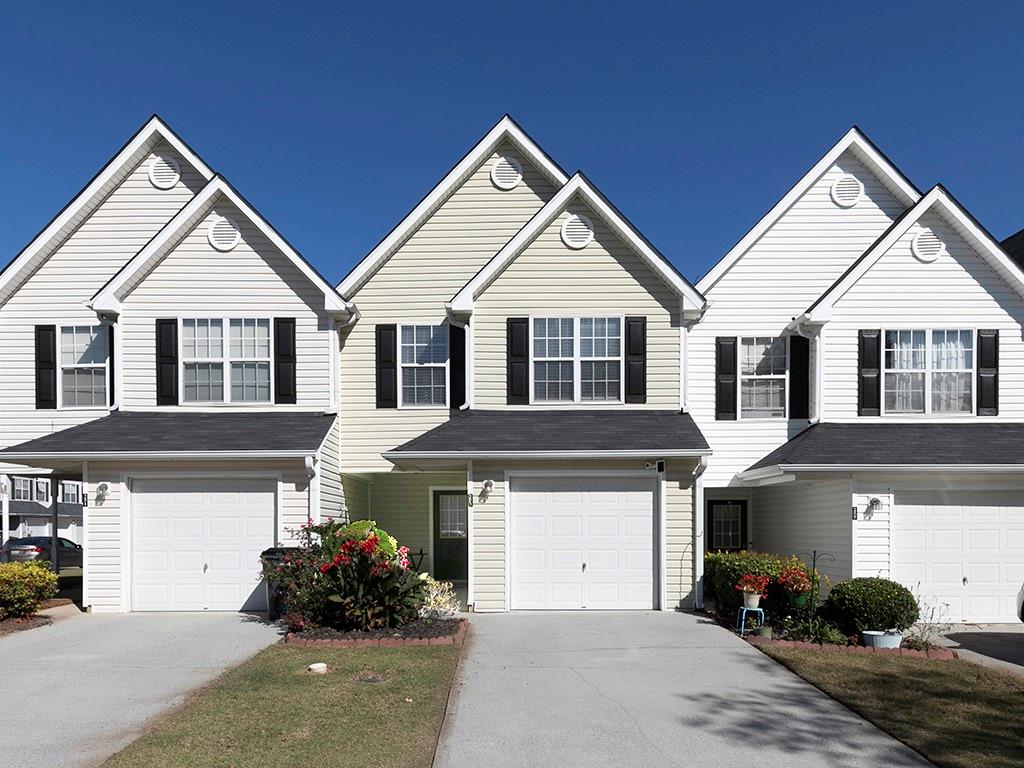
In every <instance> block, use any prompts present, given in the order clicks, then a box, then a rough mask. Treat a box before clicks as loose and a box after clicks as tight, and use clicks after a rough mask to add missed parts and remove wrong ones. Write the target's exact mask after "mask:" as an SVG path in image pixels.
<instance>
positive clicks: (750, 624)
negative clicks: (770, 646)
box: [747, 616, 772, 640]
mask: <svg viewBox="0 0 1024 768" xmlns="http://www.w3.org/2000/svg"><path fill="white" fill-rule="evenodd" d="M747 628H748V629H750V630H751V631H753V633H754V634H755V635H757V636H758V637H763V638H765V639H766V640H771V639H772V625H771V624H761V625H758V623H757V617H756V616H749V617H747Z"/></svg>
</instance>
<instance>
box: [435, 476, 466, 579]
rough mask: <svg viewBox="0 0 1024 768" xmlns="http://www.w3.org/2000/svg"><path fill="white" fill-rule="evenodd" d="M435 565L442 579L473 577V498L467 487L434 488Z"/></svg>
mask: <svg viewBox="0 0 1024 768" xmlns="http://www.w3.org/2000/svg"><path fill="white" fill-rule="evenodd" d="M433 569H434V573H433V576H434V578H435V579H437V580H439V581H466V580H467V579H468V578H469V502H468V497H467V496H466V493H465V491H434V563H433Z"/></svg>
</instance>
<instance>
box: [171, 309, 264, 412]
mask: <svg viewBox="0 0 1024 768" xmlns="http://www.w3.org/2000/svg"><path fill="white" fill-rule="evenodd" d="M187 320H219V321H220V323H221V328H222V333H223V336H222V338H221V356H220V357H219V358H200V357H196V358H189V359H188V360H187V361H186V360H185V321H187ZM232 320H241V321H245V320H266V321H267V339H268V342H269V346H270V349H269V352H270V356H269V357H267V358H263V357H261V358H252V359H249V358H237V359H236V358H233V357H231V321H232ZM186 362H188V363H219V364H220V365H221V367H222V370H223V372H224V378H223V380H224V399H223V400H196V401H189V400H185V364H186ZM262 362H267V363H269V365H270V396H269V399H267V400H237V401H236V400H232V399H231V364H232V363H262ZM274 363H275V360H274V318H273V316H271V315H266V314H252V313H247V314H244V315H211V314H206V315H202V314H199V313H197V314H193V315H181V316H179V317H178V404H179V405H183V406H186V407H188V408H223V407H225V406H235V407H238V406H249V407H251V408H264V407H267V406H271V405H274V400H275V398H276V392H275V391H274Z"/></svg>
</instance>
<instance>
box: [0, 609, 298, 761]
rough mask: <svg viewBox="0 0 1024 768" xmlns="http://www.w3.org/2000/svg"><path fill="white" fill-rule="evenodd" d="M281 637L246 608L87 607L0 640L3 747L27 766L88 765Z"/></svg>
mask: <svg viewBox="0 0 1024 768" xmlns="http://www.w3.org/2000/svg"><path fill="white" fill-rule="evenodd" d="M278 639H279V635H278V632H277V630H276V629H275V628H274V627H271V626H268V625H267V624H266V623H265V622H263V621H261V620H259V619H256V618H253V617H248V616H243V615H240V614H216V613H214V614H209V613H200V614H197V613H150V614H128V615H125V616H103V615H98V616H93V615H89V614H80V615H78V616H75V617H73V618H69V619H63V620H61V621H58V622H57V623H55V624H53V625H52V626H49V627H42V628H40V629H32V630H28V631H25V632H19V633H17V634H14V635H9V636H7V637H4V638H0V658H2V663H0V696H2V697H3V725H2V726H0V733H2V734H3V737H2V739H0V742H2V744H3V751H4V754H5V755H7V757H8V758H9V759H12V760H13V759H16V760H17V764H18V765H19V766H20V767H21V768H36V767H37V766H38V768H44V767H45V768H65V767H68V766H74V767H75V768H84V767H85V766H93V765H97V764H99V763H100V762H102V761H103V760H104V759H105V758H106V757H107V756H109V755H111V754H113V753H114V752H117V751H118V750H120V749H122V748H123V747H124V746H126V745H127V744H129V743H130V742H131V741H133V740H134V739H135V738H136V737H137V736H139V734H140V733H141V732H142V731H143V730H144V729H145V728H146V727H147V726H148V725H149V724H150V723H151V722H152V718H154V717H156V716H157V715H160V714H161V713H163V712H165V711H167V710H168V709H170V708H172V707H174V706H175V705H177V704H180V703H181V702H182V701H183V700H184V699H185V696H186V695H187V694H188V693H189V692H190V691H192V690H194V689H195V688H197V687H198V686H200V685H202V684H204V683H206V682H208V681H209V680H212V679H213V678H214V677H216V676H217V675H219V674H220V673H221V672H222V671H224V670H225V669H227V668H228V667H231V666H234V665H235V664H238V663H239V662H241V661H243V660H244V659H246V658H248V657H249V656H252V655H253V654H254V653H256V652H257V651H259V650H260V649H261V648H265V647H266V646H268V645H270V644H272V643H274V642H275V641H276V640H278Z"/></svg>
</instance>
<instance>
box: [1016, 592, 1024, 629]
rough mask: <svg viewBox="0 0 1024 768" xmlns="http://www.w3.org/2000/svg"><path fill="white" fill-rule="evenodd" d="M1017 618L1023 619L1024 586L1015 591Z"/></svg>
mask: <svg viewBox="0 0 1024 768" xmlns="http://www.w3.org/2000/svg"><path fill="white" fill-rule="evenodd" d="M1017 618H1018V619H1020V620H1021V621H1024V586H1021V588H1020V592H1018V593H1017Z"/></svg>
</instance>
